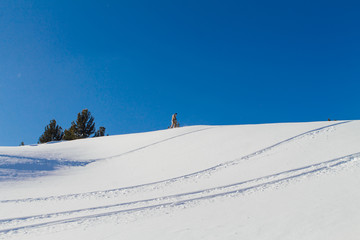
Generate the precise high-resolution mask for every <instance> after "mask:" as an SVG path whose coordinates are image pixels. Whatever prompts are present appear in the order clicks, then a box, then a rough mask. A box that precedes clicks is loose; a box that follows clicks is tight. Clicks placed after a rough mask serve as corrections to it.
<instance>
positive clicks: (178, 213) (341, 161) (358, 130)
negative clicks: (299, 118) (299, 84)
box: [0, 121, 360, 240]
mask: <svg viewBox="0 0 360 240" xmlns="http://www.w3.org/2000/svg"><path fill="white" fill-rule="evenodd" d="M359 160H360V121H336V122H334V121H328V122H310V123H279V124H260V125H235V126H191V127H182V128H176V129H167V130H162V131H155V132H147V133H138V134H127V135H118V136H108V137H98V138H89V139H83V140H75V141H69V142H59V143H47V144H41V145H33V146H21V147H0V239H1V240H2V239H22V240H23V239H26V240H28V239H29V240H48V239H51V240H57V239H59V240H63V239H86V240H88V239H91V240H92V239H93V240H115V239H157V240H159V239H172V240H174V239H187V240H188V239H242V240H244V239H252V240H253V239H306V240H308V239H327V240H331V239H337V240H338V239H347V240H351V239H360V237H359V236H360V207H359V204H360V161H359Z"/></svg>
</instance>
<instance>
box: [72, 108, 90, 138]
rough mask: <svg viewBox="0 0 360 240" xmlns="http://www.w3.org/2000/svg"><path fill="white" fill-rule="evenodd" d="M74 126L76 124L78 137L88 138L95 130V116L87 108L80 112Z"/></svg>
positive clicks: (75, 128)
mask: <svg viewBox="0 0 360 240" xmlns="http://www.w3.org/2000/svg"><path fill="white" fill-rule="evenodd" d="M72 126H74V131H75V135H76V138H87V137H90V135H91V134H93V133H94V132H95V123H94V117H93V116H91V113H90V112H89V111H88V110H87V109H84V110H82V111H81V113H78V116H77V119H76V122H75V124H73V125H72Z"/></svg>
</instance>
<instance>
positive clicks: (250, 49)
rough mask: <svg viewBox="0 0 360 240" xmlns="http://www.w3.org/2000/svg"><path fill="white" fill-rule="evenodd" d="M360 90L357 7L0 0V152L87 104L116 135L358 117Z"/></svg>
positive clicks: (64, 122)
mask: <svg viewBox="0 0 360 240" xmlns="http://www.w3.org/2000/svg"><path fill="white" fill-rule="evenodd" d="M359 95H360V2H359V1H346V0H345V1H344V0H341V1H331V0H327V1H317V0H311V1H307V0H305V1H288V0H286V1H277V0H275V1H268V0H246V1H241V0H234V1H226V0H218V1H213V0H205V1H197V0H181V1H173V0H162V1H157V0H151V1H144V0H131V1H121V0H117V1H106V0H98V1H92V0H86V1H80V0H79V1H74V0H61V1H55V0H49V1H45V0H43V1H42V0H38V1H31V0H29V1H25V0H24V1H18V0H1V1H0V126H1V134H0V146H17V145H19V144H20V143H21V141H24V142H25V144H33V143H37V141H38V138H39V136H40V135H41V134H42V133H43V132H44V127H45V126H46V125H47V124H49V122H50V120H51V119H56V120H57V122H58V124H59V125H60V126H62V128H63V129H65V128H69V127H70V125H71V121H74V120H75V119H76V116H77V113H78V112H81V110H82V109H84V108H88V109H89V111H90V112H91V113H92V115H93V116H94V117H95V123H96V127H100V126H104V127H106V133H108V134H110V135H115V134H124V133H135V132H143V131H153V130H159V129H165V128H167V127H168V126H169V125H170V120H171V115H172V114H173V113H174V112H177V113H178V120H179V122H180V124H182V125H200V124H201V125H202V124H211V125H225V124H226V125H227V124H258V123H273V122H303V121H323V120H327V119H328V118H330V119H337V120H342V119H360V97H359Z"/></svg>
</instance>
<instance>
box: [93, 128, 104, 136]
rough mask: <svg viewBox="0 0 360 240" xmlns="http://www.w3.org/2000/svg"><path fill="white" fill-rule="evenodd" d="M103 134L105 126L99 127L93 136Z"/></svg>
mask: <svg viewBox="0 0 360 240" xmlns="http://www.w3.org/2000/svg"><path fill="white" fill-rule="evenodd" d="M102 136H105V128H104V127H100V128H99V129H98V130H97V131H96V133H95V136H94V137H102Z"/></svg>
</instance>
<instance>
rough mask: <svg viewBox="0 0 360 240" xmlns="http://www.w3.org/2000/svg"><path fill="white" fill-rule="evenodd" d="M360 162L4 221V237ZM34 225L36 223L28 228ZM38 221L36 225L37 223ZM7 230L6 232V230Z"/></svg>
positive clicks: (351, 157) (331, 162)
mask: <svg viewBox="0 0 360 240" xmlns="http://www.w3.org/2000/svg"><path fill="white" fill-rule="evenodd" d="M358 160H360V152H359V153H354V154H351V155H347V156H344V157H340V158H336V159H332V160H329V161H325V162H321V163H317V164H312V165H308V166H305V167H302V168H297V169H292V170H288V171H283V172H280V173H276V174H272V175H268V176H264V177H259V178H255V179H251V180H247V181H243V182H238V183H233V184H230V185H225V186H220V187H215V188H208V189H202V190H199V191H194V192H188V193H180V194H175V195H169V196H162V197H158V198H152V199H144V200H138V201H133V202H126V203H119V204H112V205H106V206H99V207H93V208H86V209H78V210H73V211H65V212H57V213H49V214H42V215H34V216H27V217H20V218H13V219H3V220H0V226H2V228H3V229H2V230H0V236H1V235H6V234H9V233H14V232H18V231H29V230H32V229H37V228H42V227H51V226H56V225H61V224H67V223H73V222H83V221H86V220H90V219H98V218H102V217H109V216H113V215H119V214H125V213H133V212H138V211H146V210H154V209H159V208H164V207H176V206H179V205H183V204H188V203H192V202H197V201H203V200H208V199H213V198H217V197H225V196H228V195H234V194H241V193H245V192H249V191H256V190H258V189H266V188H269V187H271V186H273V185H277V184H282V183H285V182H288V181H292V180H296V179H299V178H302V177H307V176H309V175H314V174H320V173H323V172H326V171H330V170H333V169H334V168H336V167H339V166H341V165H345V164H347V163H351V162H355V161H358ZM30 221H31V222H32V223H33V224H30V225H26V223H29V222H30ZM34 222H35V223H34ZM5 227H7V228H6V229H4V228H5Z"/></svg>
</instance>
